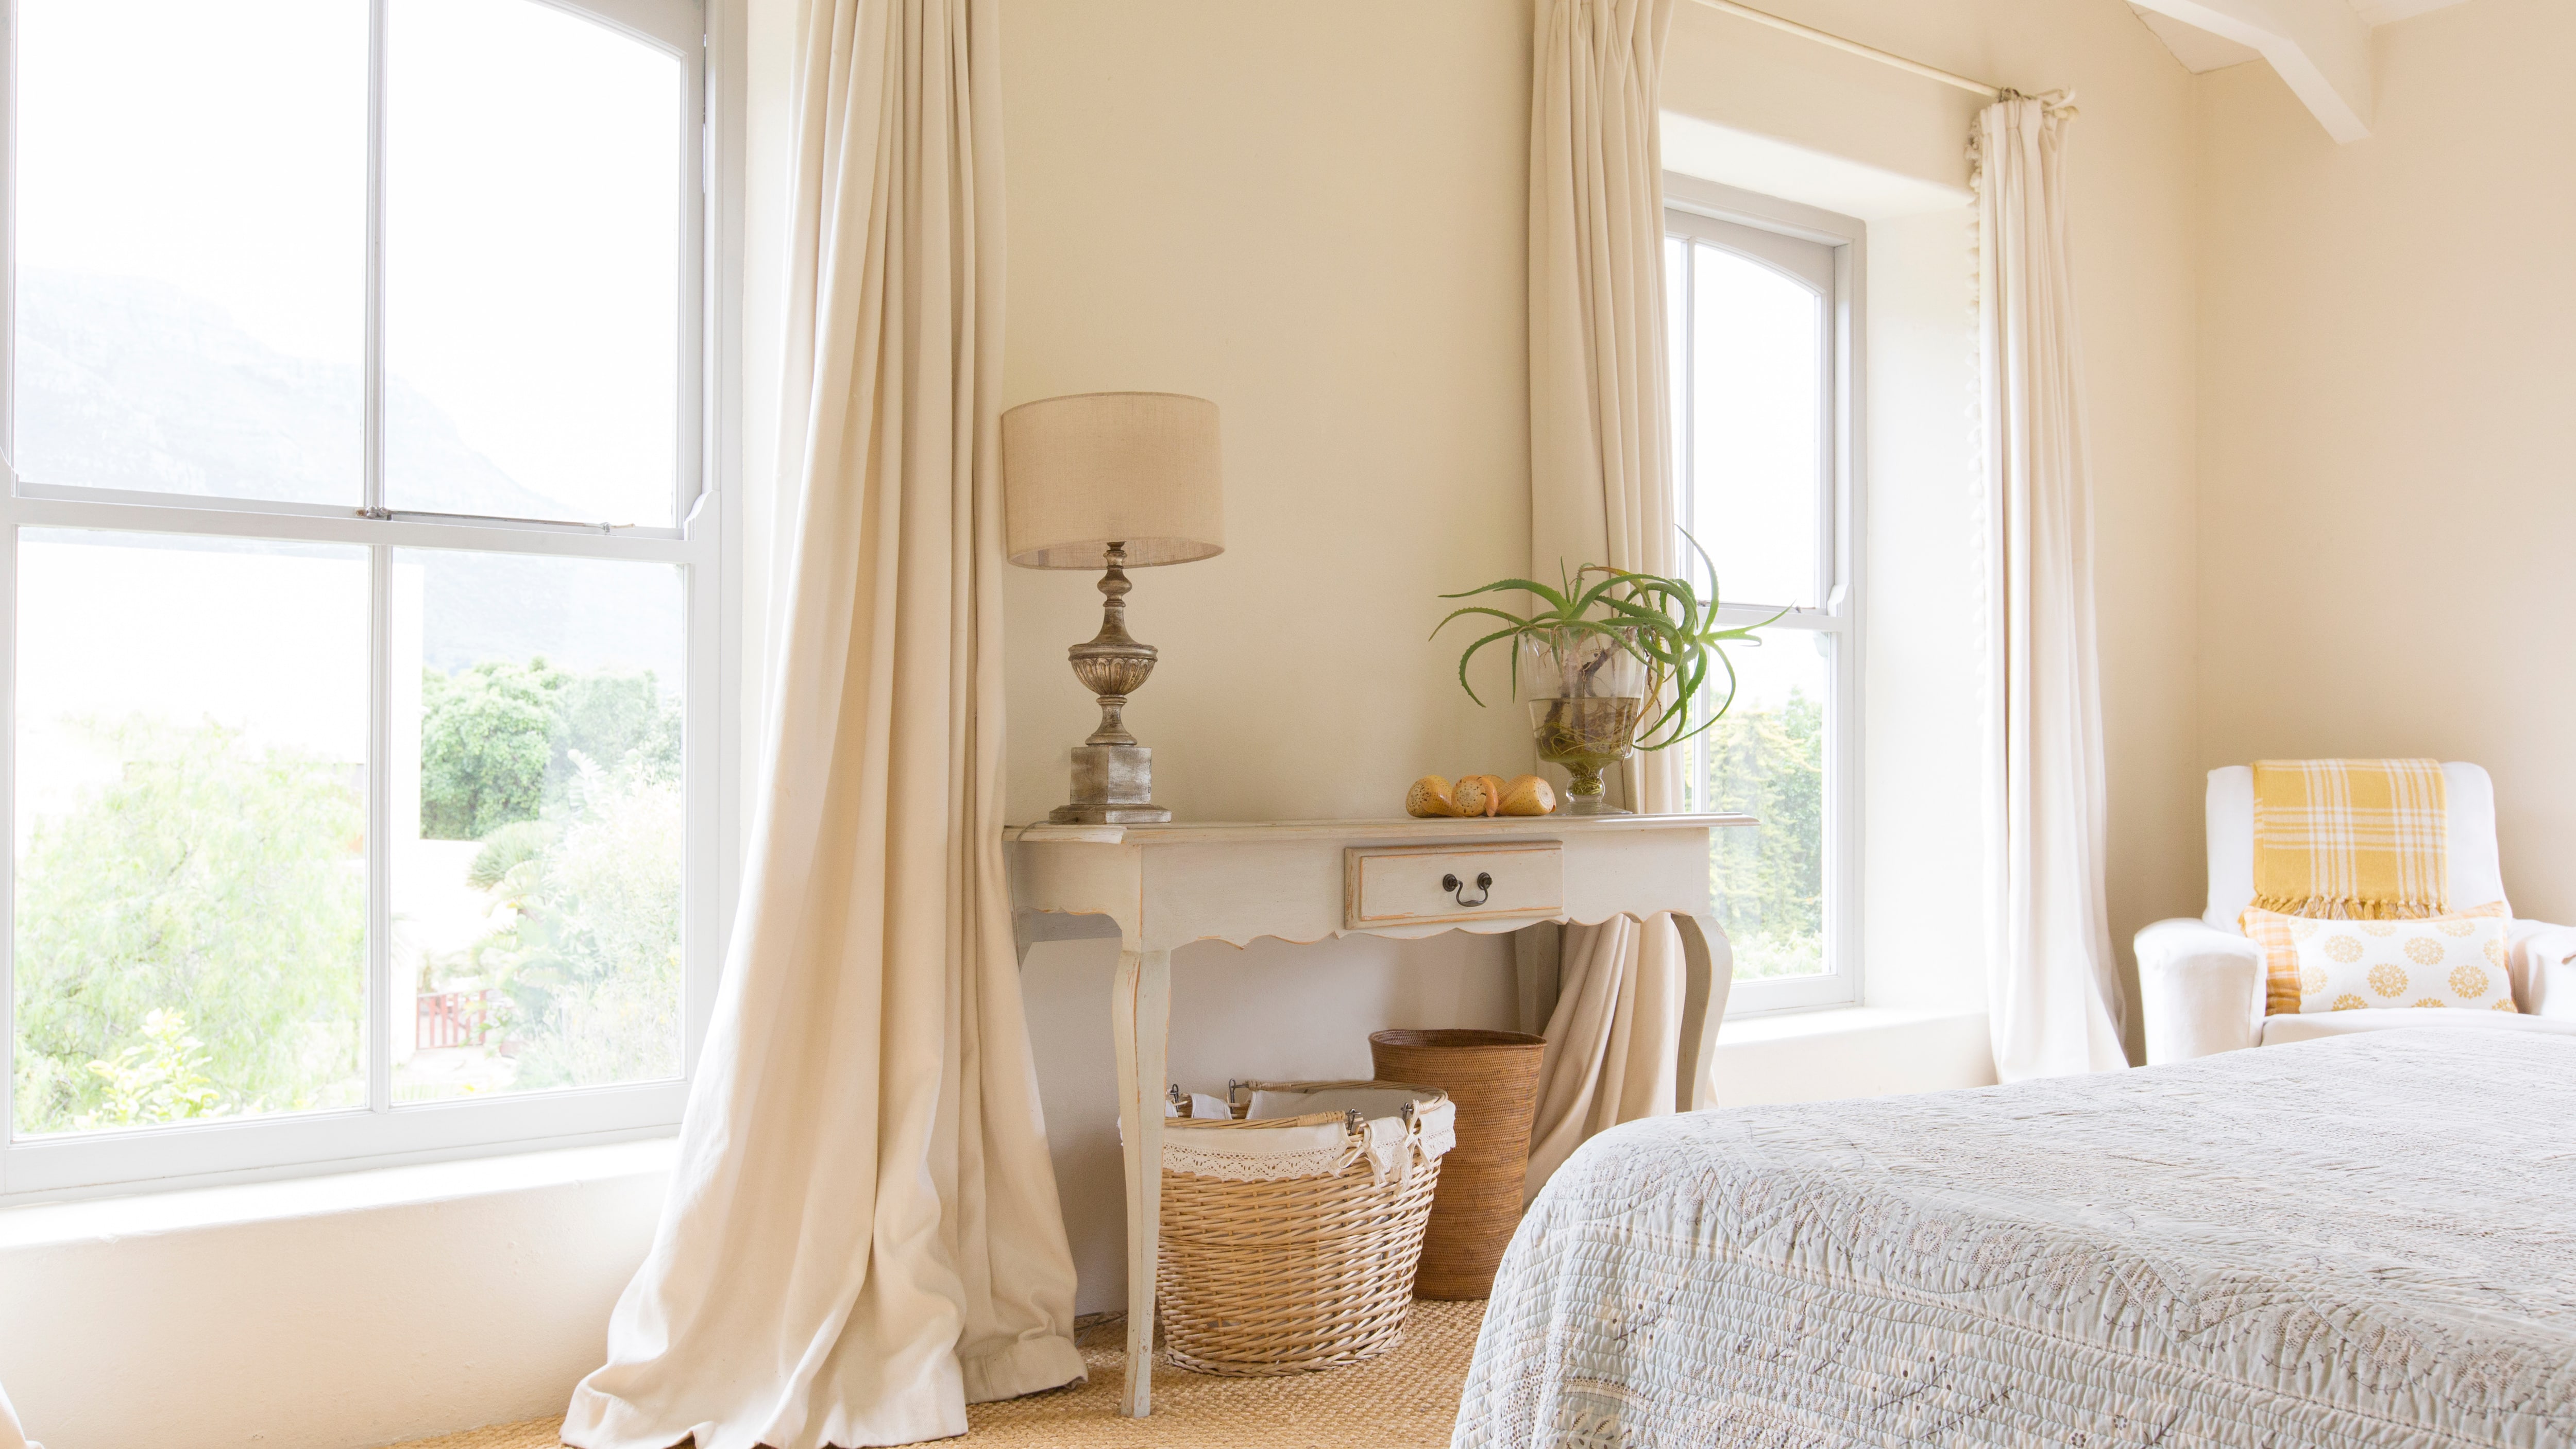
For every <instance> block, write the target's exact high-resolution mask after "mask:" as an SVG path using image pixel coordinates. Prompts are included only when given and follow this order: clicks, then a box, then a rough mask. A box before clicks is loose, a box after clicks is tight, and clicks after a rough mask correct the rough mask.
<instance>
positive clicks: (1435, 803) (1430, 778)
mask: <svg viewBox="0 0 2576 1449" xmlns="http://www.w3.org/2000/svg"><path fill="white" fill-rule="evenodd" d="M1404 813H1405V814H1407V815H1416V816H1421V817H1423V818H1425V819H1433V820H1439V819H1447V818H1448V817H1450V816H1453V815H1456V814H1457V813H1458V802H1457V799H1456V798H1455V797H1454V796H1452V795H1451V794H1450V791H1449V782H1448V781H1446V780H1444V779H1442V778H1440V777H1439V776H1438V775H1425V776H1423V777H1422V778H1421V779H1419V780H1416V781H1414V782H1413V788H1412V789H1410V790H1407V791H1405V792H1404Z"/></svg>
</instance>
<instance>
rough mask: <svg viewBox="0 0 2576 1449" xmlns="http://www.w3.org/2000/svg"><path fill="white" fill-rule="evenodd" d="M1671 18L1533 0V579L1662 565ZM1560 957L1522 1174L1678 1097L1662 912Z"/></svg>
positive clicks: (1677, 777)
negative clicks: (1664, 113)
mask: <svg viewBox="0 0 2576 1449" xmlns="http://www.w3.org/2000/svg"><path fill="white" fill-rule="evenodd" d="M1671 20H1672V0H1538V8H1537V32H1536V36H1535V45H1534V47H1533V52H1532V74H1531V85H1530V235H1529V287H1530V295H1529V339H1530V568H1531V570H1532V576H1533V577H1536V578H1540V579H1546V580H1554V579H1555V578H1556V576H1557V571H1558V567H1559V565H1560V563H1561V564H1562V565H1563V566H1564V567H1565V568H1568V569H1571V568H1576V567H1579V566H1581V565H1583V564H1586V563H1607V564H1612V565H1616V566H1618V567H1621V568H1632V569H1642V570H1646V571H1649V572H1654V573H1671V572H1673V565H1674V552H1675V539H1674V537H1673V521H1674V520H1673V503H1672V493H1671V489H1670V486H1669V480H1668V479H1667V477H1666V476H1665V473H1666V468H1667V466H1668V465H1667V459H1668V458H1669V457H1670V456H1671V454H1670V448H1669V446H1668V443H1667V437H1668V434H1667V432H1666V424H1665V419H1664V293H1663V246H1664V177H1663V155H1662V143H1661V141H1660V138H1659V136H1658V130H1657V122H1656V94H1657V87H1658V79H1659V77H1660V75H1661V73H1662V68H1663V48H1664V32H1665V30H1666V28H1667V27H1668V25H1669V24H1670V22H1671ZM1620 785H1621V787H1622V791H1621V793H1622V794H1623V795H1624V797H1625V800H1626V803H1627V804H1628V805H1629V806H1630V808H1632V809H1640V810H1673V809H1677V808H1679V806H1680V804H1681V770H1680V762H1679V761H1678V760H1676V759H1674V758H1672V757H1671V753H1670V752H1668V751H1667V752H1658V753H1654V754H1648V755H1642V756H1639V757H1638V758H1636V759H1634V760H1631V761H1630V762H1629V764H1628V767H1627V768H1626V770H1625V771H1624V772H1623V775H1622V778H1621V780H1620ZM1559 972H1560V983H1559V987H1558V994H1557V1002H1556V1010H1555V1013H1554V1014H1553V1015H1552V1016H1551V1017H1550V1018H1549V1020H1548V1025H1547V1043H1548V1044H1547V1056H1546V1060H1545V1063H1544V1065H1543V1066H1542V1067H1541V1068H1540V1071H1539V1108H1538V1119H1537V1123H1536V1126H1535V1129H1534V1131H1533V1134H1532V1138H1531V1142H1532V1150H1531V1154H1530V1174H1529V1187H1530V1191H1532V1192H1536V1191H1537V1190H1538V1188H1539V1185H1540V1184H1542V1183H1544V1182H1546V1181H1547V1178H1548V1175H1549V1174H1550V1173H1553V1172H1554V1171H1555V1170H1556V1168H1557V1165H1558V1164H1559V1163H1562V1162H1563V1161H1564V1160H1565V1158H1566V1155H1567V1154H1569V1153H1571V1152H1572V1151H1573V1150H1574V1149H1575V1148H1576V1147H1577V1146H1580V1145H1581V1144H1582V1142H1583V1140H1584V1139H1585V1138H1586V1137H1589V1136H1590V1135H1592V1134H1593V1133H1595V1132H1598V1131H1601V1130H1602V1129H1604V1128H1607V1127H1615V1126H1617V1125H1618V1124H1619V1123H1621V1122H1628V1121H1634V1120H1635V1119H1637V1118H1639V1117H1651V1116H1655V1115H1658V1114H1660V1113H1664V1112H1669V1111H1671V1110H1673V1096H1674V1081H1673V1077H1674V1073H1675V1071H1676V1070H1677V1066H1678V1062H1679V1046H1680V1036H1679V1032H1680V1024H1681V1001H1682V987H1683V984H1684V983H1683V976H1682V972H1683V965H1682V951H1681V943H1680V941H1679V939H1678V937H1677V936H1676V934H1675V932H1674V930H1673V923H1672V918H1671V917H1669V916H1661V915H1659V916H1656V917H1654V918H1653V919H1651V920H1649V921H1647V922H1645V923H1643V924H1642V925H1640V924H1638V923H1635V922H1628V921H1612V922H1609V923H1607V924H1604V925H1600V926H1570V927H1568V928H1567V929H1566V931H1565V933H1564V946H1563V954H1562V956H1561V958H1560V961H1559ZM1719 989H1720V990H1721V991H1722V990H1723V983H1721V984H1720V988H1719ZM1721 1004H1722V1003H1721Z"/></svg>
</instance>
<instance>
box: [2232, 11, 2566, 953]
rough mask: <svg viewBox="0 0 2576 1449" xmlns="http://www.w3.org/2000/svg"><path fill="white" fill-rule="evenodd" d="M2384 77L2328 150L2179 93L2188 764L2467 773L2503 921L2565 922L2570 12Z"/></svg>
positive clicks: (2452, 35)
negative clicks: (2196, 488) (2189, 648)
mask: <svg viewBox="0 0 2576 1449" xmlns="http://www.w3.org/2000/svg"><path fill="white" fill-rule="evenodd" d="M2377 49H2378V57H2377V58H2378V84H2379V112H2378V117H2377V123H2376V126H2375V128H2374V130H2373V133H2372V135H2371V137H2370V139H2368V140H2366V141H2360V142H2357V143H2355V144H2353V145H2350V146H2341V147H2338V146H2335V145H2333V144H2332V143H2330V142H2329V141H2327V139H2326V138H2325V136H2324V135H2323V134H2322V133H2321V132H2320V131H2319V130H2318V129H2317V127H2316V124H2315V123H2314V122H2313V121H2311V120H2309V119H2308V117H2307V114H2306V112H2305V111H2304V110H2303V109H2301V107H2300V106H2299V103H2298V102H2297V101H2296V100H2295V99H2293V98H2292V97H2291V95H2290V93H2289V91H2288V89H2287V88H2286V87H2284V86H2283V85H2282V84H2281V83H2280V82H2279V81H2278V80H2277V79H2276V78H2274V77H2273V76H2272V74H2271V73H2270V72H2269V70H2268V69H2267V68H2265V67H2261V66H2250V65H2249V66H2239V67H2236V68H2234V69H2230V70H2224V71H2218V72H2215V73H2212V74H2211V75H2209V76H2206V77H2204V78H2203V81H2202V87H2201V97H2200V107H2201V109H2200V135H2201V167H2202V175H2203V177H2204V186H2205V198H2204V207H2205V211H2206V218H2207V225H2206V229H2205V231H2204V233H2203V236H2202V240H2201V264H2200V265H2201V270H2202V275H2203V280H2204V290H2203V293H2202V297H2201V304H2200V328H2201V333H2202V338H2203V343H2202V371H2201V384H2200V395H2201V403H2200V409H2201V417H2202V419H2203V423H2202V435H2201V443H2200V470H2201V499H2202V502H2201V528H2200V551H2201V559H2202V568H2201V589H2200V611H2199V612H2200V620H2201V626H2200V649H2201V657H2202V661H2203V662H2202V701H2203V704H2202V710H2201V740H2200V745H2199V759H2198V763H2199V764H2201V765H2202V766H2216V765H2222V764H2236V763H2242V762H2245V761H2248V760H2252V759H2256V758H2258V757H2267V756H2320V755H2364V756H2369V755H2431V756H2437V757H2440V758H2443V759H2454V760H2473V761H2476V762H2478V763H2480V764H2483V765H2485V766H2486V767H2487V769H2488V770H2489V771H2491V772H2492V773H2493V774H2494V776H2495V781H2496V813H2497V825H2498V831H2499V833H2500V835H2501V836H2502V841H2501V844H2502V847H2503V855H2504V867H2505V889H2506V892H2507V893H2508V894H2509V895H2510V896H2511V898H2512V900H2513V903H2514V906H2515V909H2516V911H2517V912H2518V913H2519V914H2522V915H2526V916H2537V917H2540V918H2542V919H2549V920H2559V921H2565V920H2571V919H2576V833H2571V832H2570V831H2569V830H2568V828H2567V822H2568V820H2569V819H2571V818H2576V755H2571V753H2570V750H2569V748H2568V729H2567V721H2568V720H2569V719H2570V718H2571V717H2576V675H2571V674H2570V673H2569V671H2568V670H2567V669H2566V667H2565V665H2566V661H2567V659H2568V658H2569V655H2570V652H2571V650H2572V649H2576V615H2571V612H2570V610H2569V608H2568V606H2567V604H2566V599H2567V597H2568V588H2569V585H2568V582H2567V580H2568V561H2569V559H2570V558H2571V557H2576V486H2571V482H2570V477H2571V474H2570V462H2569V460H2570V459H2571V458H2576V265H2571V255H2570V251H2569V238H2570V237H2571V236H2576V187H2571V186H2570V184H2569V180H2568V178H2569V177H2570V176H2576V86H2571V85H2570V84H2569V83H2568V79H2567V78H2568V76H2569V75H2570V74H2576V7H2571V6H2569V5H2566V4H2564V3H2562V0H2471V3H2468V4H2465V5H2460V6H2458V7H2456V8H2453V9H2448V10H2442V11H2438V12H2435V13H2433V14H2430V15H2425V16H2422V17H2419V18H2417V19H2414V20H2409V21H2405V22H2402V23H2400V24H2396V25H2392V26H2385V27H2382V28H2381V29H2380V31H2379V32H2378V39H2377ZM2185 913H2186V914H2187V913H2188V912H2185Z"/></svg>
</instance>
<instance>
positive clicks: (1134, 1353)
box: [1109, 941, 1172, 1419]
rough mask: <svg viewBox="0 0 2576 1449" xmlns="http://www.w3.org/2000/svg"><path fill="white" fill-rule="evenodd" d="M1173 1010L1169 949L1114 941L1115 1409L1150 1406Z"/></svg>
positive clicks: (1137, 1410)
mask: <svg viewBox="0 0 2576 1449" xmlns="http://www.w3.org/2000/svg"><path fill="white" fill-rule="evenodd" d="M1171 1008H1172V953H1171V952H1169V951H1146V950H1140V949H1138V947H1137V943H1135V942H1133V941H1124V942H1121V943H1120V945H1119V953H1118V981H1117V984H1116V986H1114V987H1113V988H1112V989H1111V991H1110V993H1109V1012H1110V1028H1111V1031H1112V1034H1113V1035H1114V1036H1115V1037H1116V1040H1117V1046H1118V1126H1119V1136H1120V1137H1121V1138H1122V1139H1123V1140H1124V1142H1125V1144H1126V1157H1127V1391H1126V1393H1125V1395H1124V1396H1123V1397H1122V1398H1121V1399H1120V1400H1119V1404H1118V1412H1120V1413H1121V1414H1124V1415H1126V1416H1127V1417H1129V1418H1131V1419H1141V1418H1144V1417H1145V1416H1146V1415H1147V1414H1150V1413H1152V1412H1153V1411H1154V1266H1155V1261H1156V1258H1157V1256H1158V1254H1159V1251H1160V1244H1161V1233H1160V1228H1161V1224H1162V1212H1163V1081H1164V1077H1165V1075H1166V1066H1165V1063H1166V1053H1167V1049H1168V1045H1169V1037H1168V1033H1169V1030H1170V1026H1171Z"/></svg>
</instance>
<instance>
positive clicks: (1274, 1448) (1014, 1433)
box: [398, 1303, 1485, 1449]
mask: <svg viewBox="0 0 2576 1449" xmlns="http://www.w3.org/2000/svg"><path fill="white" fill-rule="evenodd" d="M1484 1317H1485V1305H1484V1304H1482V1303H1416V1304H1414V1305H1413V1314H1412V1316H1411V1318H1409V1319H1408V1320H1407V1321H1406V1323H1405V1326H1404V1346H1403V1347H1401V1348H1399V1349H1397V1350H1396V1351H1395V1352H1393V1353H1391V1354H1388V1355H1387V1356H1386V1357H1384V1358H1381V1359H1374V1360H1371V1361H1370V1362H1368V1363H1364V1364H1360V1365H1357V1366H1356V1367H1352V1368H1346V1369H1334V1370H1332V1371H1331V1372H1328V1373H1319V1374H1290V1375H1287V1376H1285V1377H1282V1378H1275V1379H1220V1378H1210V1377H1208V1376H1206V1375H1203V1374H1192V1373H1183V1372H1181V1371H1180V1370H1178V1369H1173V1368H1161V1369H1157V1370H1156V1371H1155V1374H1154V1415H1153V1417H1152V1418H1150V1419H1144V1420H1136V1419H1122V1418H1119V1417H1118V1386H1119V1383H1120V1382H1121V1380H1122V1378H1123V1377H1124V1375H1125V1372H1126V1363H1127V1353H1126V1349H1125V1346H1124V1343H1123V1340H1124V1338H1125V1336H1126V1326H1125V1324H1124V1323H1123V1322H1122V1321H1121V1320H1120V1319H1118V1318H1117V1317H1114V1316H1113V1317H1109V1318H1106V1319H1103V1320H1101V1321H1099V1322H1095V1323H1091V1324H1087V1325H1086V1326H1085V1327H1084V1329H1083V1332H1082V1338H1081V1343H1082V1357H1083V1361H1084V1362H1085V1363H1088V1364H1089V1365H1090V1366H1091V1379H1090V1381H1089V1382H1088V1383H1083V1384H1079V1385H1076V1386H1075V1387H1073V1388H1069V1389H1057V1390H1056V1391H1055V1392H1053V1393H1047V1394H1032V1395H1030V1396H1029V1397H1028V1398H1025V1399H1012V1400H1010V1401H1008V1402H1006V1403H999V1404H977V1405H975V1406H974V1407H972V1408H970V1409H968V1410H967V1411H966V1423H967V1430H966V1437H965V1438H963V1439H951V1440H948V1441H946V1442H948V1443H951V1444H966V1445H974V1446H977V1449H986V1446H990V1449H1416V1446H1419V1449H1438V1446H1441V1445H1445V1444H1447V1443H1448V1442H1449V1428H1450V1425H1451V1423H1452V1422H1453V1421H1454V1420H1455V1419H1456V1418H1457V1414H1458V1390H1459V1389H1460V1388H1461V1387H1462V1386H1463V1385H1464V1384H1465V1383H1466V1382H1467V1360H1468V1358H1469V1356H1470V1355H1472V1354H1473V1353H1474V1352H1475V1349H1476V1328H1477V1326H1478V1325H1479V1324H1480V1323H1482V1322H1483V1321H1484ZM558 1422H559V1421H558V1420H555V1419H536V1420H531V1421H530V1422H528V1423H525V1424H496V1425H493V1426H492V1427H490V1428H488V1429H474V1430H469V1431H468V1432H466V1433H463V1434H449V1435H447V1436H445V1437H443V1438H438V1439H422V1440H418V1441H416V1442H414V1443H411V1444H405V1445H401V1446H398V1449H554V1445H555V1426H556V1424H557V1423H558Z"/></svg>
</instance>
